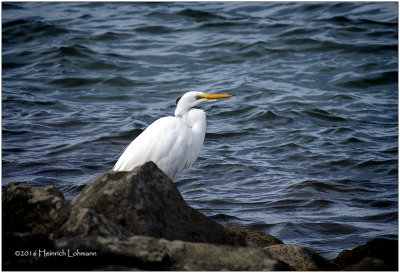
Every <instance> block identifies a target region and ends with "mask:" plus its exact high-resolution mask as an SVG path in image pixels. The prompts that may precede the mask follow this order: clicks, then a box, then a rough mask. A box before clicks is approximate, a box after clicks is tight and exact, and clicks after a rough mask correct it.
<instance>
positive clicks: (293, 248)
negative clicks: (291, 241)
mask: <svg viewBox="0 0 400 273" xmlns="http://www.w3.org/2000/svg"><path fill="white" fill-rule="evenodd" d="M264 250H266V251H267V252H268V254H270V255H271V257H272V258H274V259H277V260H280V261H282V262H285V263H287V264H288V265H290V266H291V267H292V268H294V270H296V271H325V270H330V271H331V270H339V267H338V266H337V265H335V264H333V263H331V262H330V261H328V260H327V259H325V258H323V257H322V256H320V255H319V254H317V253H316V252H314V251H313V250H311V249H309V248H306V247H303V246H299V245H283V244H280V245H273V246H268V247H264Z"/></svg>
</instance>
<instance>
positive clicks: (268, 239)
mask: <svg viewBox="0 0 400 273" xmlns="http://www.w3.org/2000/svg"><path fill="white" fill-rule="evenodd" d="M224 227H225V230H226V231H227V232H228V233H230V234H231V236H235V235H236V236H240V237H243V238H244V240H245V245H246V246H249V247H257V248H263V247H266V246H272V245H278V244H283V242H282V241H281V240H279V239H278V238H276V237H274V236H272V235H270V234H268V233H265V232H262V231H258V230H251V229H246V228H238V227H230V226H224Z"/></svg>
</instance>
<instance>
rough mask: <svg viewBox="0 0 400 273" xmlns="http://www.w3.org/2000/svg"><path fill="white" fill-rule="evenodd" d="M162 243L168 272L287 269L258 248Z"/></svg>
mask: <svg viewBox="0 0 400 273" xmlns="http://www.w3.org/2000/svg"><path fill="white" fill-rule="evenodd" d="M160 243H164V244H165V247H166V249H167V252H168V254H169V256H170V260H171V262H172V263H171V266H170V267H169V268H168V270H179V271H181V270H187V271H199V270H206V271H220V270H224V271H276V270H284V271H288V270H290V267H289V266H288V265H287V264H285V263H283V262H280V261H277V260H276V259H273V258H271V256H270V255H269V254H268V253H267V252H266V251H264V250H263V249H259V248H251V247H232V246H225V245H214V244H202V243H188V242H183V241H173V242H167V241H165V240H161V241H160Z"/></svg>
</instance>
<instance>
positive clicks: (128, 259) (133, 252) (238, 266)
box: [56, 236, 290, 271]
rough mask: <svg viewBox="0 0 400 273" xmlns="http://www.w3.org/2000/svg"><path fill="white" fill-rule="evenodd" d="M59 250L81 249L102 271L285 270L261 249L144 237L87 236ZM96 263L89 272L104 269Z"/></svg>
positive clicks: (67, 240) (60, 243)
mask: <svg viewBox="0 0 400 273" xmlns="http://www.w3.org/2000/svg"><path fill="white" fill-rule="evenodd" d="M56 245H57V247H58V248H59V249H85V250H86V251H89V252H94V253H96V255H97V257H102V258H101V260H102V261H104V260H107V261H113V260H115V261H118V263H115V262H114V264H113V262H109V263H107V266H106V268H110V266H112V267H111V268H117V269H120V268H123V269H124V270H130V269H141V270H143V269H145V270H179V271H182V270H185V271H194V270H207V271H216V270H230V271H236V270H250V271H260V270H265V271H271V270H289V269H290V268H289V267H288V266H287V265H286V264H284V263H282V262H279V261H277V260H274V259H271V258H270V257H269V256H268V254H267V253H266V252H265V251H263V250H262V249H255V248H244V247H232V246H224V245H213V244H203V243H191V242H183V241H172V242H171V241H168V240H165V239H156V238H152V237H147V236H132V237H130V238H128V239H126V240H121V239H118V238H113V237H109V238H104V237H99V236H90V237H88V238H83V239H76V238H64V239H61V240H58V241H56ZM103 264H104V263H100V261H97V263H96V264H93V269H102V270H103V269H104V268H103Z"/></svg>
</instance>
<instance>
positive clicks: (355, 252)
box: [334, 239, 399, 271]
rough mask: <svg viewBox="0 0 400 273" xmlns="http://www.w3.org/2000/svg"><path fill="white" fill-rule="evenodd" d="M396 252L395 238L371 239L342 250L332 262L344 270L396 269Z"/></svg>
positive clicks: (396, 242)
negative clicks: (350, 248)
mask: <svg viewBox="0 0 400 273" xmlns="http://www.w3.org/2000/svg"><path fill="white" fill-rule="evenodd" d="M398 253H399V252H398V241H397V240H388V239H373V240H371V241H369V242H367V243H366V244H364V245H361V246H358V247H356V248H353V249H352V250H343V251H342V252H340V253H339V255H338V256H337V257H336V258H335V260H334V262H335V263H337V264H338V265H339V266H340V267H341V268H342V269H344V270H391V271H392V270H393V271H397V270H398ZM361 268H363V269H361Z"/></svg>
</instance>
